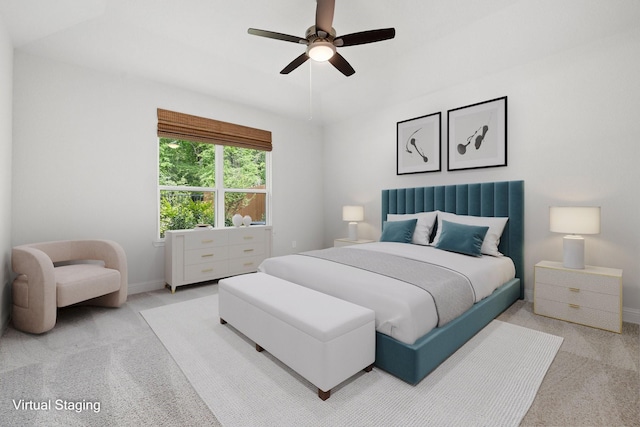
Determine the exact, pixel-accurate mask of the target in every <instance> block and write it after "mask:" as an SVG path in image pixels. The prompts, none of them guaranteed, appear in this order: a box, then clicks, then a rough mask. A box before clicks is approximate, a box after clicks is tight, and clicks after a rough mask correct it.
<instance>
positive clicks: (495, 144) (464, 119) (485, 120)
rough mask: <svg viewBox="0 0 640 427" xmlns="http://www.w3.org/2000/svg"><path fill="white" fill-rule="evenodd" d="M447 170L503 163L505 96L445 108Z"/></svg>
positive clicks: (505, 127)
mask: <svg viewBox="0 0 640 427" xmlns="http://www.w3.org/2000/svg"><path fill="white" fill-rule="evenodd" d="M447 125H448V132H447V170H461V169H476V168H488V167H496V166H506V165H507V97H506V96H504V97H502V98H496V99H492V100H490V101H484V102H480V103H477V104H473V105H467V106H465V107H460V108H456V109H453V110H449V111H447Z"/></svg>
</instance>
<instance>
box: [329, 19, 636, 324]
mask: <svg viewBox="0 0 640 427" xmlns="http://www.w3.org/2000/svg"><path fill="white" fill-rule="evenodd" d="M638 52H640V30H637V29H636V30H634V31H631V32H627V33H622V34H618V35H615V36H611V37H609V38H604V39H601V40H598V41H597V42H595V43H590V44H587V45H583V46H579V47H577V48H573V49H571V50H568V51H565V52H562V54H559V55H557V56H553V57H549V58H546V59H544V60H541V61H537V62H534V63H529V64H526V65H524V66H520V67H517V68H512V69H507V70H504V71H502V72H499V73H497V74H493V75H489V76H486V77H482V78H479V79H478V80H473V81H468V82H466V83H464V84H461V85H458V86H455V87H449V88H446V89H442V90H439V91H437V92H435V93H425V92H423V94H422V95H421V96H418V97H417V98H415V99H414V100H412V101H411V102H405V103H401V104H395V105H390V106H388V107H384V108H380V106H377V109H376V110H374V111H367V112H366V113H362V114H360V115H359V116H358V117H355V118H352V119H349V120H346V121H343V122H340V123H334V124H331V125H329V126H327V127H326V128H325V166H324V167H325V182H324V186H325V210H324V212H325V220H326V228H325V232H326V236H325V245H329V244H330V243H331V240H332V239H334V238H336V237H343V236H345V235H346V233H347V225H346V224H345V223H344V222H342V221H341V218H340V207H341V206H342V205H344V204H363V205H364V206H365V217H366V218H365V223H362V224H360V228H359V235H360V236H361V237H362V238H367V237H368V238H378V237H379V235H380V232H379V230H380V226H381V219H380V216H379V212H380V191H381V190H382V189H385V188H404V187H418V186H428V185H441V184H459V183H470V182H487V181H501V180H518V179H524V180H525V191H526V199H525V209H526V211H525V212H526V218H525V262H526V264H525V267H526V277H525V284H526V288H527V293H528V295H529V297H530V296H531V291H532V285H533V266H534V264H535V263H537V262H538V261H540V260H543V259H549V260H561V259H562V236H560V235H557V234H554V233H550V232H549V223H548V207H549V206H550V205H573V204H576V205H582V204H584V205H599V206H602V225H601V230H602V231H601V233H600V234H599V235H595V236H587V237H586V246H587V250H586V261H587V263H588V264H594V265H601V266H609V267H615V268H622V269H624V279H623V282H624V297H623V305H624V307H625V312H624V318H625V319H627V320H632V321H634V322H636V323H640V262H638V261H639V253H640V227H638V225H637V224H638V218H639V217H640V192H639V191H638V182H640V167H639V166H638V162H639V161H640V143H638V136H639V135H640V120H639V119H638V118H639V117H640V101H639V100H640V79H639V78H638V76H640V55H639V54H638ZM424 61H425V64H415V66H417V67H420V66H422V65H423V66H425V67H431V66H433V64H432V63H430V61H431V59H430V58H428V57H427V56H426V55H425V58H424ZM436 66H437V63H436ZM408 84H412V85H414V86H415V87H414V89H415V92H416V93H418V94H420V82H415V81H411V82H408ZM505 95H507V96H508V166H507V167H501V168H491V169H479V170H469V171H456V172H447V171H446V168H447V160H446V159H447V158H446V144H447V131H446V123H447V122H446V117H447V110H449V109H453V108H456V107H460V106H464V105H469V104H473V103H476V102H481V101H484V100H489V99H494V98H498V97H501V96H505ZM438 111H440V112H442V114H443V122H442V125H443V134H442V150H443V157H442V165H443V172H437V173H425V174H416V175H401V176H397V175H396V166H395V160H396V148H395V142H396V122H398V121H402V120H406V119H409V118H413V117H418V116H422V115H425V114H430V113H435V112H438Z"/></svg>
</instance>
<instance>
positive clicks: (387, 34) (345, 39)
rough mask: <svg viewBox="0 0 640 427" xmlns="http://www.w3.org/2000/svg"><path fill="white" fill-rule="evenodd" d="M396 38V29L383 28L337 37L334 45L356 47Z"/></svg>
mask: <svg viewBox="0 0 640 427" xmlns="http://www.w3.org/2000/svg"><path fill="white" fill-rule="evenodd" d="M395 36H396V29H395V28H383V29H380V30H369V31H361V32H359V33H352V34H347V35H344V36H340V37H336V39H335V40H334V41H333V44H334V45H335V46H336V47H342V46H355V45H358V44H366V43H373V42H380V41H382V40H389V39H392V38H394V37H395Z"/></svg>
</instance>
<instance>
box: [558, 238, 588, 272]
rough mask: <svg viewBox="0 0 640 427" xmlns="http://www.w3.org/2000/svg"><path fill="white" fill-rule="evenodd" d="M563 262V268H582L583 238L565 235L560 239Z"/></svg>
mask: <svg viewBox="0 0 640 427" xmlns="http://www.w3.org/2000/svg"><path fill="white" fill-rule="evenodd" d="M562 250H563V261H562V264H563V265H564V267H565V268H575V269H583V268H584V237H582V236H576V235H567V236H564V238H563V239H562Z"/></svg>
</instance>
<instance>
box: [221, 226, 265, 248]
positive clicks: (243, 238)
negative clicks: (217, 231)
mask: <svg viewBox="0 0 640 427" xmlns="http://www.w3.org/2000/svg"><path fill="white" fill-rule="evenodd" d="M264 241H265V231H264V229H261V228H244V229H243V228H240V229H235V230H234V231H233V232H232V233H230V234H229V244H230V245H241V244H248V243H264Z"/></svg>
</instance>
